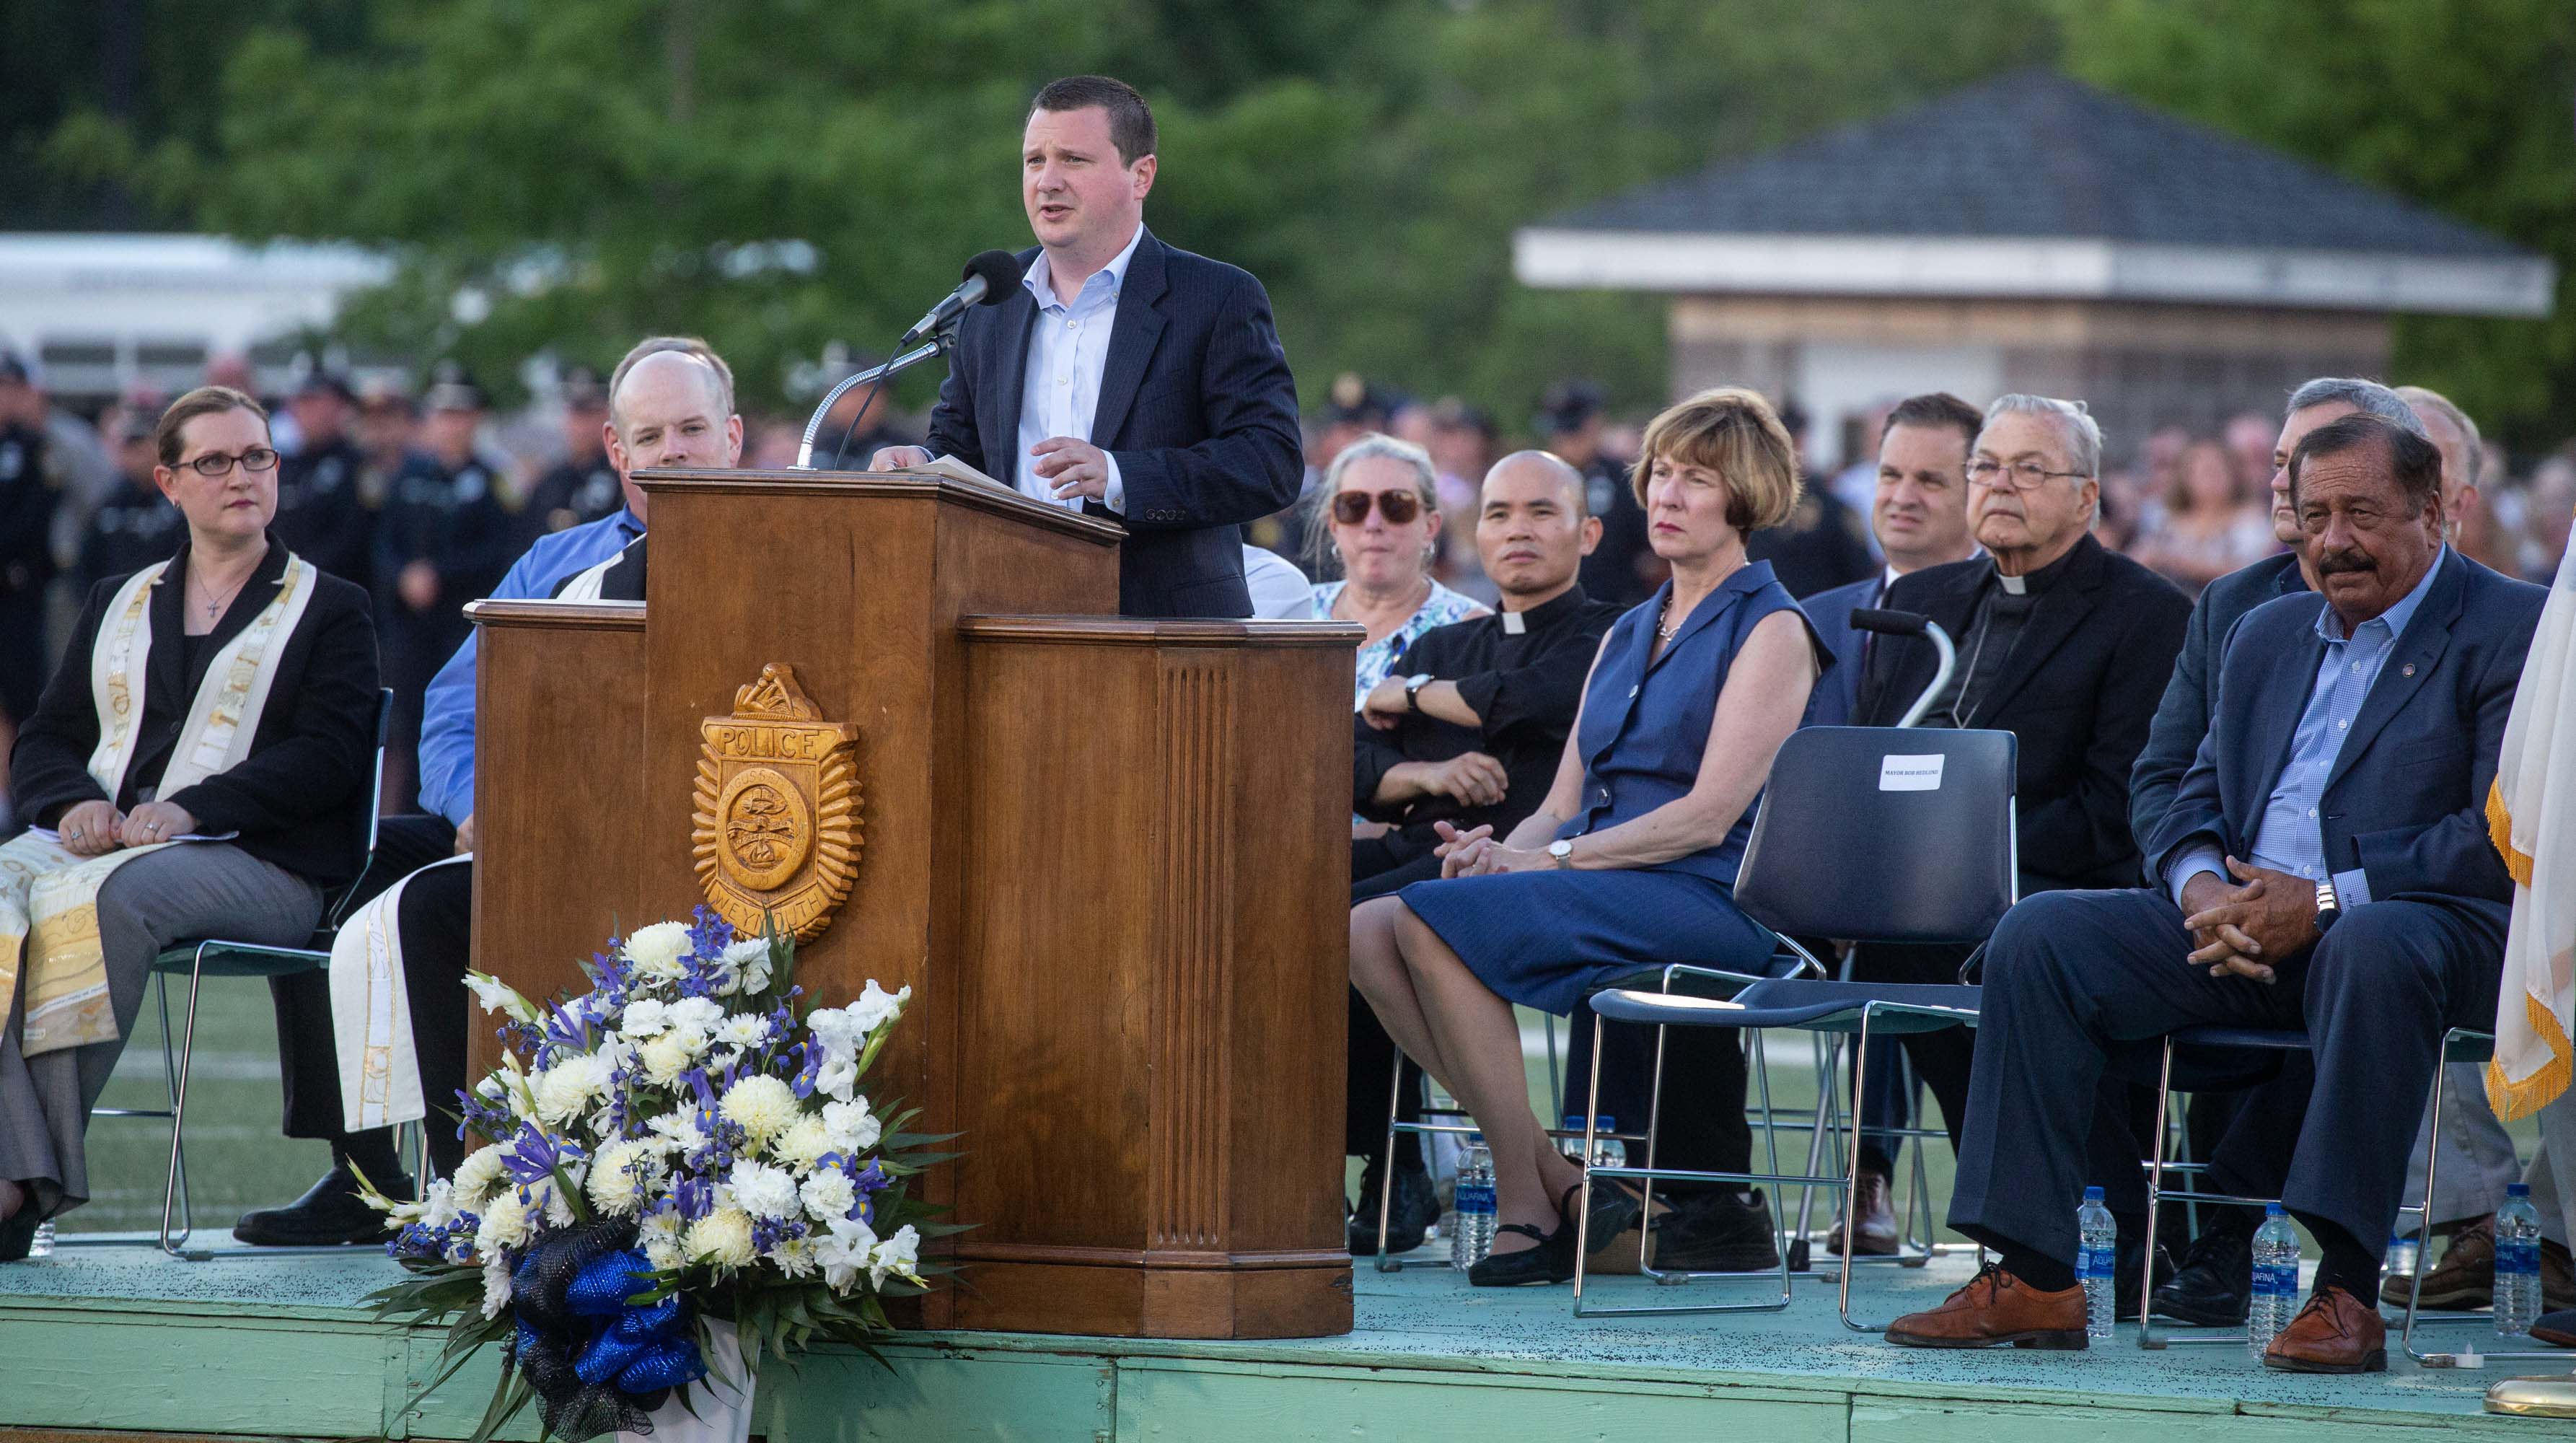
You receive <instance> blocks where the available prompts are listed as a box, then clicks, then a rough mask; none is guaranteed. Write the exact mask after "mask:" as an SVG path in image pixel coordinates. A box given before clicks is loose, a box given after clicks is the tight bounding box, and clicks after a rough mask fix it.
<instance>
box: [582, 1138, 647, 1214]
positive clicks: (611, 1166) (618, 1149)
mask: <svg viewBox="0 0 2576 1443" xmlns="http://www.w3.org/2000/svg"><path fill="white" fill-rule="evenodd" d="M661 1182H662V1161H661V1159H660V1158H659V1157H657V1156H655V1155H654V1149H653V1145H652V1144H650V1143H647V1142H640V1141H629V1142H612V1143H610V1144H609V1145H608V1146H606V1147H603V1148H601V1149H600V1150H599V1157H598V1158H597V1159H596V1160H595V1161H593V1162H592V1163H591V1167H590V1188H589V1191H590V1200H591V1201H592V1202H593V1203H595V1204H597V1205H598V1207H599V1210H600V1211H601V1212H603V1213H607V1214H608V1215H610V1216H611V1217H624V1216H626V1215H627V1214H628V1213H631V1212H634V1211H635V1210H637V1209H638V1208H640V1207H642V1206H643V1205H644V1199H645V1197H646V1196H647V1195H649V1194H650V1193H651V1192H652V1191H653V1189H654V1188H656V1187H659V1186H660V1185H661Z"/></svg>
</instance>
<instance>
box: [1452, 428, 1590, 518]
mask: <svg viewBox="0 0 2576 1443" xmlns="http://www.w3.org/2000/svg"><path fill="white" fill-rule="evenodd" d="M1524 464H1528V465H1540V466H1545V467H1546V468H1547V470H1548V472H1549V474H1551V475H1553V476H1555V477H1556V479H1557V480H1558V482H1560V483H1561V484H1563V485H1564V487H1565V489H1566V491H1567V492H1568V493H1569V494H1570V495H1571V497H1572V502H1571V504H1572V505H1573V507H1574V523H1575V524H1576V525H1578V526H1580V525H1582V524H1583V522H1584V520H1585V519H1586V518H1587V517H1589V516H1591V514H1592V498H1591V496H1590V495H1588V494H1587V493H1588V492H1589V491H1590V490H1591V488H1590V487H1588V486H1586V485H1584V484H1583V473H1582V472H1580V471H1577V470H1575V469H1574V463H1573V462H1571V461H1568V460H1566V459H1565V458H1564V457H1562V456H1559V455H1558V454H1556V453H1555V452H1554V451H1545V450H1541V449H1539V448H1537V447H1535V446H1533V447H1531V448H1529V449H1528V450H1525V451H1514V452H1513V453H1511V454H1510V455H1508V456H1505V457H1503V458H1502V459H1500V460H1498V461H1496V462H1495V463H1494V464H1493V465H1491V466H1488V467H1486V468H1485V480H1491V479H1492V478H1493V474H1494V473H1495V472H1497V471H1500V470H1502V469H1503V468H1504V467H1506V466H1518V465H1524ZM1476 489H1477V490H1478V491H1479V492H1482V491H1483V490H1484V489H1485V488H1484V481H1479V482H1477V484H1476ZM1478 509H1479V510H1482V509H1483V508H1482V504H1481V502H1480V503H1479V506H1478Z"/></svg>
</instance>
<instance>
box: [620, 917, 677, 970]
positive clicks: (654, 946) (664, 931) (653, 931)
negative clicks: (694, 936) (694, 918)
mask: <svg viewBox="0 0 2576 1443" xmlns="http://www.w3.org/2000/svg"><path fill="white" fill-rule="evenodd" d="M620 950H621V951H623V952H624V953H625V955H626V961H627V963H628V964H629V965H631V966H632V967H633V968H634V969H635V973H636V975H637V976H639V977H642V978H644V979H645V980H647V981H651V982H670V981H674V980H676V979H677V978H678V977H679V975H680V973H681V972H682V971H683V970H684V969H683V968H682V967H681V966H680V959H682V958H684V957H686V956H688V955H689V929H688V927H687V926H686V925H685V924H682V923H679V922H656V923H654V924H653V925H652V926H650V927H638V928H636V929H635V935H634V936H632V937H629V938H627V939H626V945H625V947H623V948H622V949H620Z"/></svg>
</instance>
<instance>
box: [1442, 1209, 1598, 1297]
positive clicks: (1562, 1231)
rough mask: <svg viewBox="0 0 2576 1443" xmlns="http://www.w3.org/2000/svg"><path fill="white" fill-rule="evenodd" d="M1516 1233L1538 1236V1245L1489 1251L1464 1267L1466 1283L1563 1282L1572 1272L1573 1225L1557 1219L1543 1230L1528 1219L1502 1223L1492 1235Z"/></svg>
mask: <svg viewBox="0 0 2576 1443" xmlns="http://www.w3.org/2000/svg"><path fill="white" fill-rule="evenodd" d="M1504 1233H1518V1234H1519V1235H1520V1236H1522V1237H1525V1238H1536V1239H1538V1246H1537V1247H1534V1248H1523V1249H1521V1250H1520V1251H1519V1252H1516V1253H1490V1254H1487V1255H1486V1257H1485V1258H1484V1259H1483V1260H1482V1261H1480V1262H1478V1263H1477V1264H1476V1265H1475V1266H1473V1267H1471V1268H1469V1269H1467V1283H1468V1285H1469V1286H1471V1287H1478V1288H1519V1287H1527V1286H1529V1285H1531V1284H1533V1283H1562V1282H1564V1281H1566V1280H1567V1279H1569V1278H1572V1277H1573V1276H1574V1225H1573V1224H1572V1223H1563V1222H1561V1223H1558V1224H1557V1225H1556V1231H1555V1232H1552V1233H1542V1232H1540V1231H1539V1230H1538V1229H1536V1228H1534V1227H1531V1226H1530V1225H1529V1224H1527V1223H1505V1224H1503V1225H1502V1226H1501V1227H1498V1228H1496V1229H1494V1235H1495V1236H1496V1237H1500V1236H1501V1235H1503V1234H1504Z"/></svg>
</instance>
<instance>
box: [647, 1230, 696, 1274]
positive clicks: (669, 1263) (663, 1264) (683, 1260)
mask: <svg viewBox="0 0 2576 1443" xmlns="http://www.w3.org/2000/svg"><path fill="white" fill-rule="evenodd" d="M643 1247H644V1261H646V1262H648V1263H651V1264H652V1265H653V1266H654V1267H655V1268H657V1269H659V1270H661V1271H663V1272H666V1273H667V1272H672V1271H675V1270H677V1269H679V1268H682V1267H685V1266H687V1264H688V1261H689V1253H688V1249H687V1248H686V1247H685V1246H684V1245H682V1244H681V1243H679V1242H676V1241H674V1240H672V1239H670V1238H648V1239H646V1240H645V1242H644V1244H643Z"/></svg>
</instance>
